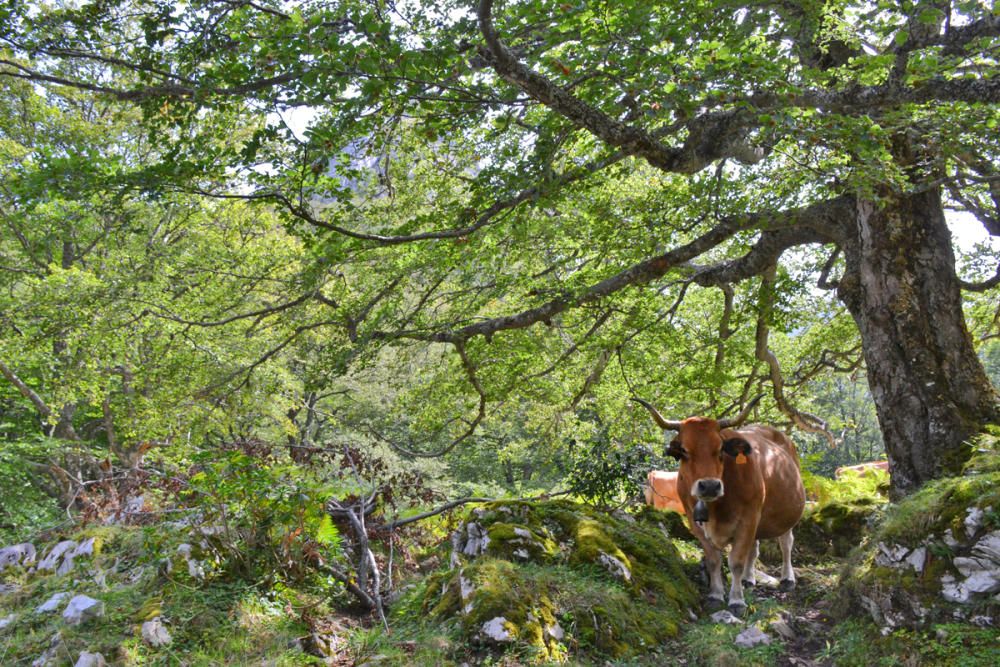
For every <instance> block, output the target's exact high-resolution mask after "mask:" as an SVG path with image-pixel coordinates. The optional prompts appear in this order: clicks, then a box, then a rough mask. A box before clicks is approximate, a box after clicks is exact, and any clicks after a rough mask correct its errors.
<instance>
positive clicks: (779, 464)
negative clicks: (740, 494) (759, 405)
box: [738, 424, 806, 539]
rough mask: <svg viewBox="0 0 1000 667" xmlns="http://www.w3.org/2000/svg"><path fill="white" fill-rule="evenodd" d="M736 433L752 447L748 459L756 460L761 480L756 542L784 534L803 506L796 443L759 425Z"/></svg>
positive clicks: (794, 521) (804, 503)
mask: <svg viewBox="0 0 1000 667" xmlns="http://www.w3.org/2000/svg"><path fill="white" fill-rule="evenodd" d="M738 433H739V435H740V436H741V437H743V438H745V439H746V440H747V441H748V442H749V443H750V445H751V446H752V447H753V454H751V456H756V457H757V460H756V461H755V463H756V464H757V465H758V466H759V468H760V471H761V476H762V477H763V480H764V501H763V506H762V507H761V517H760V523H759V524H758V526H757V539H769V538H775V537H778V536H780V535H783V534H785V533H786V532H788V531H789V530H790V529H791V528H793V527H794V526H795V524H797V523H798V522H799V519H801V518H802V512H803V510H804V509H805V505H806V492H805V488H804V487H803V486H802V475H801V473H800V471H799V456H798V451H797V450H796V449H795V443H793V442H792V440H791V438H789V437H788V436H787V435H785V434H784V433H782V432H781V431H778V430H777V429H774V428H771V427H770V426H761V425H759V424H753V425H750V426H746V427H744V428H741V429H740V430H739V431H738Z"/></svg>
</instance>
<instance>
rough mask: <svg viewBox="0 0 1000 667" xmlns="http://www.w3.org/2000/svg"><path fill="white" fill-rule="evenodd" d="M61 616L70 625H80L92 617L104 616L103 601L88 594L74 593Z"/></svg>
mask: <svg viewBox="0 0 1000 667" xmlns="http://www.w3.org/2000/svg"><path fill="white" fill-rule="evenodd" d="M62 616H63V619H64V620H65V621H66V622H67V623H69V624H70V625H80V624H81V623H84V622H86V621H89V620H90V619H92V618H100V617H101V616H104V603H103V602H101V601H100V600H95V599H94V598H92V597H90V596H89V595H74V596H73V598H72V599H71V600H70V601H69V604H67V605H66V609H64V610H63V613H62Z"/></svg>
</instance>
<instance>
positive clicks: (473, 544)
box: [462, 521, 490, 556]
mask: <svg viewBox="0 0 1000 667" xmlns="http://www.w3.org/2000/svg"><path fill="white" fill-rule="evenodd" d="M465 532H466V535H467V538H466V541H465V546H464V547H463V548H462V553H463V554H465V555H466V556H478V555H479V554H481V553H483V552H484V551H486V547H487V546H489V543H490V536H489V535H487V533H486V531H485V530H483V527H482V526H480V525H479V524H478V523H476V522H474V521H470V522H469V523H467V524H466V525H465Z"/></svg>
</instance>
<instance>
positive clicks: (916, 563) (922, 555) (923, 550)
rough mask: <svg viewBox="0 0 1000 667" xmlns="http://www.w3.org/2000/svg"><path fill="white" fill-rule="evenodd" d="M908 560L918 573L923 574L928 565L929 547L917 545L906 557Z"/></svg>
mask: <svg viewBox="0 0 1000 667" xmlns="http://www.w3.org/2000/svg"><path fill="white" fill-rule="evenodd" d="M906 562H907V564H909V566H910V567H912V568H913V570H914V571H915V572H916V573H917V574H923V573H924V567H925V566H926V565H927V547H917V548H916V549H914V550H913V551H911V552H910V555H909V556H907V557H906Z"/></svg>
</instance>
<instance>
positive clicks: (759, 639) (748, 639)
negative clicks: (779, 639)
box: [735, 625, 771, 648]
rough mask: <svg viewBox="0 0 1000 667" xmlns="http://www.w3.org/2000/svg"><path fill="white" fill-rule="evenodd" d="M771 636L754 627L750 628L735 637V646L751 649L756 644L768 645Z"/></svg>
mask: <svg viewBox="0 0 1000 667" xmlns="http://www.w3.org/2000/svg"><path fill="white" fill-rule="evenodd" d="M770 643H771V635H769V634H767V633H766V632H764V631H763V630H761V629H760V628H758V627H757V626H756V625H753V626H750V627H749V628H747V629H746V630H744V631H743V632H741V633H740V634H738V635H736V641H735V644H736V645H737V646H740V647H742V648H753V647H754V646H757V645H758V644H770Z"/></svg>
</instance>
